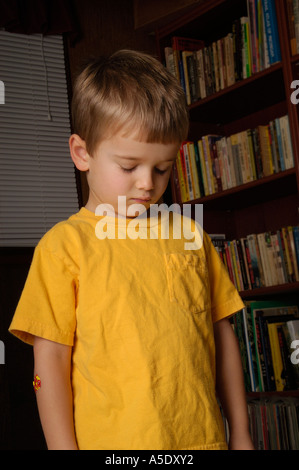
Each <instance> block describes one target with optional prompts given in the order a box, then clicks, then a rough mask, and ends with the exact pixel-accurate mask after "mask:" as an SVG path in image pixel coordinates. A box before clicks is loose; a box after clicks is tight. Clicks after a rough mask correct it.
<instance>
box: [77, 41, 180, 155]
mask: <svg viewBox="0 0 299 470" xmlns="http://www.w3.org/2000/svg"><path fill="white" fill-rule="evenodd" d="M72 122H73V128H74V132H75V133H76V134H79V135H80V137H81V138H82V139H83V140H85V142H86V146H87V150H88V152H89V153H90V154H91V155H92V154H93V152H94V151H95V149H96V146H97V145H98V144H99V142H101V141H102V140H103V139H107V138H109V137H112V135H113V134H116V133H117V132H119V131H123V133H124V135H128V134H129V133H130V132H132V131H134V132H136V130H137V131H140V132H139V138H140V139H142V140H143V139H144V140H145V141H147V142H159V143H173V142H178V143H181V142H182V141H183V140H184V139H186V138H187V134H188V127H189V119H188V110H187V106H186V100H185V94H184V92H183V89H182V88H181V86H180V84H179V83H178V81H177V79H176V78H175V77H174V76H173V75H172V74H171V73H170V72H168V71H167V69H166V68H165V67H164V66H163V65H162V64H161V63H160V62H159V61H158V60H157V59H155V58H154V57H152V56H150V55H148V54H145V53H142V52H137V51H131V50H121V51H118V52H116V53H114V54H112V55H111V56H110V57H106V58H105V57H102V58H99V59H96V60H93V61H91V62H90V63H89V64H88V65H87V66H86V67H85V68H84V70H83V71H82V72H81V73H80V75H79V76H78V78H77V80H76V82H75V85H74V93H73V100H72Z"/></svg>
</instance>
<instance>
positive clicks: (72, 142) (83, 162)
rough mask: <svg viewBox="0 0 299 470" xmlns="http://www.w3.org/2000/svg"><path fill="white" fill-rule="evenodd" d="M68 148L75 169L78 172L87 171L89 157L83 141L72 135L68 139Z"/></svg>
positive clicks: (76, 135)
mask: <svg viewBox="0 0 299 470" xmlns="http://www.w3.org/2000/svg"><path fill="white" fill-rule="evenodd" d="M69 147H70V152H71V157H72V160H73V162H74V164H75V166H76V168H78V170H80V171H87V170H88V169H89V159H90V156H89V154H88V152H87V150H86V143H85V140H83V139H81V137H80V136H79V135H78V134H72V135H71V137H70V139H69Z"/></svg>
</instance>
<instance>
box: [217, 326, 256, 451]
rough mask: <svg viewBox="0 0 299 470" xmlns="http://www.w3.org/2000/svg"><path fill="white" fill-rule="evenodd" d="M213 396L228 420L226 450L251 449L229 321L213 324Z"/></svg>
mask: <svg viewBox="0 0 299 470" xmlns="http://www.w3.org/2000/svg"><path fill="white" fill-rule="evenodd" d="M214 334H215V343H216V385H217V393H218V396H219V399H220V402H221V405H222V407H223V410H224V413H225V416H226V418H227V420H228V424H229V430H230V441H229V448H230V449H232V450H251V449H254V447H253V444H252V440H251V437H250V433H249V422H248V411H247V403H246V395H245V387H244V378H243V370H242V363H241V356H240V350H239V345H238V342H237V339H236V337H235V333H234V332H233V329H232V327H231V324H230V322H229V320H227V319H224V320H220V321H219V322H217V323H215V324H214Z"/></svg>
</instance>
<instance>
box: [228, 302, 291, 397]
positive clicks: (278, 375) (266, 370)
mask: <svg viewBox="0 0 299 470" xmlns="http://www.w3.org/2000/svg"><path fill="white" fill-rule="evenodd" d="M232 322H233V324H232V326H233V328H234V331H235V334H236V336H237V338H238V341H239V346H240V352H241V359H242V365H243V372H244V382H245V388H246V391H247V392H274V391H279V392H281V391H285V390H297V389H299V365H298V362H299V352H298V351H297V349H296V347H295V348H294V345H295V346H296V344H297V341H298V340H299V310H298V305H297V303H296V302H295V301H294V302H292V301H291V300H290V301H285V300H281V301H279V300H273V301H271V300H263V301H254V300H252V301H246V302H245V308H244V309H243V310H242V311H240V312H239V313H237V314H236V315H235V316H234V317H233V319H232ZM296 351H297V352H296Z"/></svg>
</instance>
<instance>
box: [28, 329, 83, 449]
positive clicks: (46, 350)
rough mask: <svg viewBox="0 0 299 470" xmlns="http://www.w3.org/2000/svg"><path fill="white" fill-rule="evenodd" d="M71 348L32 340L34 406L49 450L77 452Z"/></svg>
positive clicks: (37, 339)
mask: <svg viewBox="0 0 299 470" xmlns="http://www.w3.org/2000/svg"><path fill="white" fill-rule="evenodd" d="M71 353H72V348H71V346H65V345H63V344H58V343H54V342H52V341H48V340H46V339H43V338H39V337H35V338H34V375H38V376H39V378H40V388H39V389H38V390H37V391H36V398H37V405H38V410H39V415H40V420H41V424H42V427H43V431H44V435H45V439H46V442H47V446H48V449H49V450H77V449H78V447H77V443H76V438H75V430H74V420H73V395H72V387H71Z"/></svg>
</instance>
